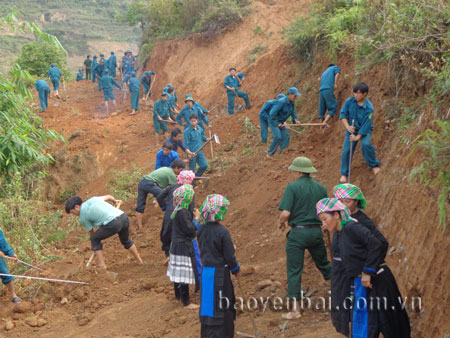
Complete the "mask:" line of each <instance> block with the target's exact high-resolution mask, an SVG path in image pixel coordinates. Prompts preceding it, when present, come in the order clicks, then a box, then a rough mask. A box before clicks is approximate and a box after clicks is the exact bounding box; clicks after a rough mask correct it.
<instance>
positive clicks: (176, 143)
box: [166, 137, 186, 152]
mask: <svg viewBox="0 0 450 338" xmlns="http://www.w3.org/2000/svg"><path fill="white" fill-rule="evenodd" d="M166 141H169V142H170V143H172V144H173V151H178V147H180V148H181V150H183V151H184V152H186V148H185V146H184V144H183V141H182V140H178V141H175V140H174V139H173V138H172V137H169V138H168V139H167V140H166Z"/></svg>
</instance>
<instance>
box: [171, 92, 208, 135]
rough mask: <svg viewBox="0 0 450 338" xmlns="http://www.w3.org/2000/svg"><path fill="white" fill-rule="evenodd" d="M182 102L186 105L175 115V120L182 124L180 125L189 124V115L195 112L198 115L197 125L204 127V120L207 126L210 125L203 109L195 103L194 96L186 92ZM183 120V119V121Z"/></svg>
mask: <svg viewBox="0 0 450 338" xmlns="http://www.w3.org/2000/svg"><path fill="white" fill-rule="evenodd" d="M184 102H185V103H186V105H185V106H184V107H183V109H181V111H180V113H179V114H178V115H177V117H176V121H177V122H178V123H179V124H180V125H182V126H185V127H186V126H188V125H189V116H191V115H192V114H197V115H198V125H199V126H200V127H201V128H202V129H205V127H204V126H203V122H205V124H206V125H207V126H208V127H211V125H210V123H209V120H208V118H207V117H206V116H205V114H204V113H203V110H202V109H201V108H203V107H202V106H201V105H200V104H198V105H196V104H195V103H196V102H195V101H194V98H193V97H192V95H191V94H187V95H186V97H185V100H184ZM183 120H184V121H183Z"/></svg>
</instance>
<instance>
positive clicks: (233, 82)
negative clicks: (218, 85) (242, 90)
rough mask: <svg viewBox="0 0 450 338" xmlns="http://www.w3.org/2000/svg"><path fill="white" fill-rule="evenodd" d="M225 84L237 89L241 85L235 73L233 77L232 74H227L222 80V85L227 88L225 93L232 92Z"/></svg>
mask: <svg viewBox="0 0 450 338" xmlns="http://www.w3.org/2000/svg"><path fill="white" fill-rule="evenodd" d="M227 86H228V87H231V88H234V89H236V90H238V89H239V87H240V86H241V83H240V82H239V79H238V77H237V76H236V75H235V76H234V77H233V76H232V75H228V76H227V77H226V78H225V81H224V82H223V87H224V88H226V89H227V93H228V92H233V91H232V90H229V89H228V88H227Z"/></svg>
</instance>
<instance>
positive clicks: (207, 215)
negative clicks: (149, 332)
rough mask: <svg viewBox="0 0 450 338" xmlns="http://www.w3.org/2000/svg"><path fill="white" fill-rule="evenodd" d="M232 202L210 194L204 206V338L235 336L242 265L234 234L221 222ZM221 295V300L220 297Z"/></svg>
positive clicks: (201, 240) (201, 241) (201, 242)
mask: <svg viewBox="0 0 450 338" xmlns="http://www.w3.org/2000/svg"><path fill="white" fill-rule="evenodd" d="M229 205H230V202H229V201H228V200H227V199H226V198H225V197H223V196H222V195H217V194H213V195H209V196H208V197H206V200H205V201H204V202H203V204H202V206H201V207H200V217H199V219H198V221H199V222H200V223H201V224H203V225H202V227H201V228H200V230H199V231H198V235H197V238H198V243H199V247H200V257H201V261H202V264H203V268H202V280H201V296H200V323H201V337H204V338H206V337H233V336H234V320H235V319H236V310H235V303H236V299H235V296H234V288H233V283H232V282H231V276H230V272H231V273H232V274H234V275H236V274H237V273H238V272H239V264H238V262H237V260H236V256H235V254H234V250H235V248H234V245H233V241H232V240H231V235H230V231H228V229H227V228H225V227H224V226H223V225H222V224H220V223H219V222H220V221H222V220H223V219H224V217H225V215H226V213H227V211H228V207H229ZM219 295H220V297H219Z"/></svg>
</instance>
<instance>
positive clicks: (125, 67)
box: [122, 61, 130, 74]
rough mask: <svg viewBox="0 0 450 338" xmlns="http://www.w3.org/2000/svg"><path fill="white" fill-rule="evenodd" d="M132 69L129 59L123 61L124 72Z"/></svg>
mask: <svg viewBox="0 0 450 338" xmlns="http://www.w3.org/2000/svg"><path fill="white" fill-rule="evenodd" d="M129 70H130V63H129V62H128V61H124V62H122V74H126V73H128V71H129Z"/></svg>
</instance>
